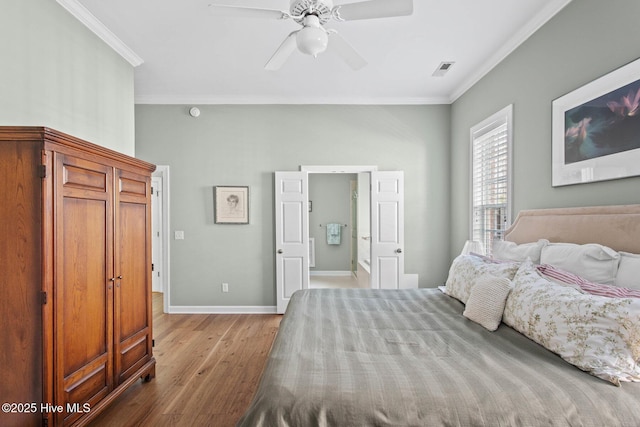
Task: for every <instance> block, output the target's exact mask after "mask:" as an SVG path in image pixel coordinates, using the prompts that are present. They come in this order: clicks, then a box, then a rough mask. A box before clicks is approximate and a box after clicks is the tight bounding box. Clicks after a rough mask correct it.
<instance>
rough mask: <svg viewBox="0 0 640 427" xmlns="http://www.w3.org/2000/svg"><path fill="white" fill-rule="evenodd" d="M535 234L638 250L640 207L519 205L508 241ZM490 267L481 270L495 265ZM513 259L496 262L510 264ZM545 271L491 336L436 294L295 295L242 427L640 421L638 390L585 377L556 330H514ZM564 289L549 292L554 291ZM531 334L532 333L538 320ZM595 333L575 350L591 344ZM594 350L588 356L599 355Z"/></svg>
mask: <svg viewBox="0 0 640 427" xmlns="http://www.w3.org/2000/svg"><path fill="white" fill-rule="evenodd" d="M540 239H544V242H547V243H549V244H551V243H554V242H556V243H557V242H563V243H567V244H571V243H573V244H579V245H586V244H593V243H598V244H602V245H606V246H607V247H608V248H611V249H614V250H616V251H622V252H624V253H627V254H629V256H631V255H632V254H640V205H633V206H610V207H594V208H570V209H547V210H535V211H523V212H521V213H520V214H519V215H518V218H517V219H516V221H514V224H513V226H512V227H511V228H510V229H509V230H508V231H507V233H506V236H505V240H507V241H511V242H513V243H512V244H513V245H514V246H515V247H517V248H518V250H520V249H522V248H524V247H525V245H532V244H534V243H537V242H541V240H540ZM547 243H545V244H547ZM556 243H554V244H556ZM558 244H559V243H558ZM554 248H555V249H558V246H554ZM458 258H461V257H458ZM458 258H456V260H457V259H458ZM465 259H466V258H465ZM485 261H486V264H483V266H485V265H488V264H493V262H492V261H487V260H485ZM473 262H477V260H475V261H473ZM508 262H511V261H508ZM508 262H507V261H505V262H504V264H503V263H497V262H496V263H495V264H496V265H499V268H501V269H504V268H507V267H505V265H507V264H508ZM634 262H635V260H634ZM455 263H456V261H454V264H455ZM525 264H527V265H526V266H524V265H525ZM529 264H531V265H529ZM525 267H526V268H525ZM538 267H539V266H536V265H535V264H534V263H532V262H530V261H529V260H526V261H518V268H517V273H516V275H515V276H514V277H513V280H512V282H510V286H511V288H510V289H511V290H510V293H509V294H508V296H507V297H506V301H505V302H504V303H503V304H504V306H505V307H506V309H505V311H504V318H503V320H504V321H506V320H507V319H506V318H507V312H508V311H509V313H510V316H511V317H515V318H516V319H515V320H514V319H511V323H512V324H513V325H514V326H512V327H510V326H507V325H505V324H504V323H500V324H499V326H497V329H496V330H495V331H490V330H488V329H487V328H486V327H485V326H482V325H481V324H479V323H476V322H475V321H472V320H470V319H468V318H467V317H465V316H464V315H463V313H465V312H466V310H467V308H469V307H470V306H471V303H472V301H471V300H468V301H467V302H466V306H465V304H464V303H463V302H461V301H460V300H459V299H457V298H454V297H452V296H451V295H447V294H445V293H444V292H442V291H441V290H439V289H406V290H373V289H345V290H340V289H323V290H304V291H299V292H297V293H295V294H294V295H293V297H292V299H291V301H290V304H289V306H288V309H287V312H286V313H285V315H284V317H283V319H282V322H281V326H280V330H279V332H278V335H277V337H276V339H275V341H274V345H273V347H272V350H271V353H270V355H269V358H268V360H267V364H266V367H265V371H264V372H263V375H262V378H261V381H260V384H259V387H258V389H257V391H256V394H255V396H254V399H253V401H252V403H251V405H250V407H249V408H248V410H247V412H246V413H245V414H244V416H243V417H242V418H241V419H240V421H239V422H238V426H296V427H300V426H594V427H595V426H598V427H602V426H638V425H640V384H638V383H634V382H625V380H624V379H623V380H622V382H619V381H618V382H617V383H616V381H612V380H611V378H609V377H607V375H609V371H607V370H606V369H604V368H601V367H600V366H599V365H597V366H596V368H597V369H595V368H594V371H597V372H596V373H595V374H594V372H591V375H590V374H589V373H587V372H584V367H580V368H578V367H576V366H574V364H571V363H568V362H567V361H566V359H569V358H568V357H565V356H564V355H563V357H564V358H563V357H560V356H559V354H561V355H562V352H563V351H564V350H565V349H564V345H563V346H561V347H560V349H558V348H556V347H553V342H552V341H549V342H547V341H545V340H546V339H549V337H548V335H544V336H543V338H540V339H539V337H537V336H536V335H535V334H533V335H531V336H532V337H533V338H531V337H528V336H526V335H525V334H523V333H522V332H519V331H518V330H516V329H520V330H525V332H528V331H527V330H526V329H522V328H523V325H521V324H519V323H518V320H517V316H515V315H514V313H516V312H517V311H518V309H531V308H530V307H524V308H523V307H521V305H522V304H521V303H520V304H518V302H517V301H518V298H520V301H521V300H522V298H524V297H526V292H525V291H526V290H527V289H528V290H531V289H534V290H536V291H537V290H538V289H541V288H543V287H536V288H532V287H529V288H527V287H526V284H527V281H526V280H524V279H521V278H520V277H525V276H522V275H523V274H525V273H527V274H528V276H526V277H527V278H529V279H530V278H532V277H534V276H535V274H534V273H532V272H531V271H533V270H531V269H537V268H538ZM453 268H454V266H453V265H452V270H453ZM483 268H484V267H483ZM487 268H493V267H487ZM527 269H528V270H527ZM524 270H526V271H525V272H524V273H523V271H524ZM536 271H538V270H536ZM451 275H452V273H450V276H451ZM483 277H485V278H486V276H483ZM535 277H538V276H535ZM531 280H533V279H531ZM536 280H537V279H536ZM545 280H546V279H545ZM478 283H479V282H478ZM545 283H547V282H545ZM549 283H552V282H551V281H550V282H549ZM558 283H559V282H557V283H556V282H553V283H552V284H551V285H549V289H554V292H555V291H556V290H557V289H556V288H557V286H559V285H558ZM447 286H449V279H448V280H447ZM475 286H476V287H478V289H479V288H480V286H479V285H478V284H476V285H475ZM463 287H464V286H463ZM474 289H475V288H473V287H472V288H471V291H473V290H474ZM443 290H445V291H446V288H444V289H443ZM559 292H561V293H562V295H563V297H560V298H558V300H562V298H567V297H568V298H574V297H575V299H576V300H579V299H584V300H587V301H588V302H589V306H591V305H590V304H592V302H593V301H600V299H601V298H605V300H606V298H607V297H595V296H592V295H591V294H587V293H586V292H584V291H581V290H580V289H578V287H577V285H576V286H574V285H568V286H566V287H560V288H559ZM573 292H575V294H574V293H573ZM618 300H620V301H625V304H626V305H625V307H626V306H627V305H628V306H633V305H634V304H636V303H637V304H640V299H634V298H619V299H616V301H618ZM612 301H613V300H612ZM627 301H628V304H627ZM605 303H606V304H609V303H608V302H607V301H605ZM525 305H526V304H525ZM538 308H539V309H549V306H546V307H543V308H540V307H538ZM555 311H558V310H555ZM560 311H562V310H560ZM527 315H528V316H531V317H530V319H531V318H534V317H535V316H534V314H532V313H528V314H527ZM634 319H635V318H634ZM498 322H499V321H498ZM634 322H635V321H634ZM634 324H636V325H637V323H634ZM632 326H633V325H632ZM524 327H525V328H531V327H532V326H531V322H529V323H527V324H526V325H525V326H524ZM619 329H621V330H626V329H627V326H624V327H622V328H619ZM628 329H632V328H628ZM596 335H597V334H596ZM534 339H536V340H537V341H539V342H543V343H544V344H545V345H547V344H548V345H547V347H550V348H551V350H550V349H548V348H546V347H545V346H544V345H541V344H539V343H537V342H535V341H534ZM587 339H591V338H590V337H587V338H584V340H583V341H580V344H581V345H587V344H589V342H587V341H585V340H587ZM633 339H635V341H634V344H633V346H634V348H633V350H632V351H640V350H638V349H639V348H640V336H636V337H635V338H633V337H632V341H633ZM605 341H606V340H605ZM636 344H637V345H636ZM587 347H589V345H587ZM591 347H593V346H591ZM594 348H595V350H594ZM594 348H591V350H590V351H595V352H596V353H598V352H600V351H601V350H602V349H601V348H599V347H598V346H595V347H594ZM552 350H553V351H552ZM605 350H606V349H605ZM638 357H640V354H638V353H634V355H633V358H634V360H633V361H632V363H631V364H632V365H633V366H631V367H630V368H629V369H631V370H633V369H637V363H636V362H637V361H638ZM598 369H600V371H598ZM602 371H604V372H605V375H604V377H603V375H601V373H602ZM596 374H598V375H599V376H596ZM635 374H637V372H635V371H634V372H631V374H629V375H630V376H631V377H633V375H635ZM603 378H604V379H603ZM635 378H636V379H632V381H636V380H638V379H640V377H637V375H636V377H635ZM607 379H608V380H609V381H608V380H607ZM612 383H614V384H617V385H621V386H619V387H616V386H615V385H614V384H612Z"/></svg>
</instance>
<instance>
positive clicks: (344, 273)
mask: <svg viewBox="0 0 640 427" xmlns="http://www.w3.org/2000/svg"><path fill="white" fill-rule="evenodd" d="M351 274H352V273H351V272H350V271H318V270H313V271H310V272H309V276H351Z"/></svg>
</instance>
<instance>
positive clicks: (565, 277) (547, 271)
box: [536, 264, 640, 298]
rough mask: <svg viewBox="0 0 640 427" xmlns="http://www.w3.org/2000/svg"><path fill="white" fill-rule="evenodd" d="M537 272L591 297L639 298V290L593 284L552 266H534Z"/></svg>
mask: <svg viewBox="0 0 640 427" xmlns="http://www.w3.org/2000/svg"><path fill="white" fill-rule="evenodd" d="M536 269H537V270H538V272H540V273H541V274H542V275H544V276H545V277H548V278H550V279H552V280H555V281H558V282H561V283H564V284H568V285H571V286H577V287H578V289H580V290H581V291H584V292H586V293H588V294H591V295H599V296H602V297H609V298H640V289H629V288H623V287H619V286H612V285H603V284H601V283H593V282H590V281H588V280H587V279H585V278H584V277H580V276H578V275H576V274H573V273H569V272H567V271H562V270H560V269H559V268H556V267H554V266H552V265H547V264H542V265H538V266H536Z"/></svg>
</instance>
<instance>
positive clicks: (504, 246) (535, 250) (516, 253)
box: [491, 239, 549, 264]
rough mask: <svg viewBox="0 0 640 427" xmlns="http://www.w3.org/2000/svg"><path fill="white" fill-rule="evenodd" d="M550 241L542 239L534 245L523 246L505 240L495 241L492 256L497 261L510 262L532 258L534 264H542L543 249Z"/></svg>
mask: <svg viewBox="0 0 640 427" xmlns="http://www.w3.org/2000/svg"><path fill="white" fill-rule="evenodd" d="M548 244H549V241H548V240H546V239H540V240H538V241H537V242H534V243H523V244H521V245H518V244H515V243H513V242H506V241H504V240H495V241H494V242H493V250H492V251H491V255H492V256H493V257H494V258H497V259H505V260H509V261H524V260H526V259H527V258H531V261H533V263H534V264H540V253H541V252H542V248H543V247H545V246H547V245H548Z"/></svg>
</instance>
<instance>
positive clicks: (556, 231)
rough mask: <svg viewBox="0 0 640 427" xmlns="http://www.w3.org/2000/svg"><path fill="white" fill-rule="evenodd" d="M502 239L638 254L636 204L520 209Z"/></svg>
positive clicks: (639, 236)
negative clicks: (597, 245)
mask: <svg viewBox="0 0 640 427" xmlns="http://www.w3.org/2000/svg"><path fill="white" fill-rule="evenodd" d="M504 238H505V240H509V241H512V242H515V243H518V244H520V243H528V242H535V241H537V240H538V239H548V240H549V241H550V242H567V243H578V244H585V243H600V244H601V245H605V246H609V247H610V248H612V249H615V250H617V251H626V252H632V253H636V254H638V253H640V205H623V206H594V207H584V208H557V209H535V210H524V211H520V213H519V214H518V217H517V218H516V220H515V221H514V222H513V224H512V225H511V227H509V229H507V231H506V232H505V236H504Z"/></svg>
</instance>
